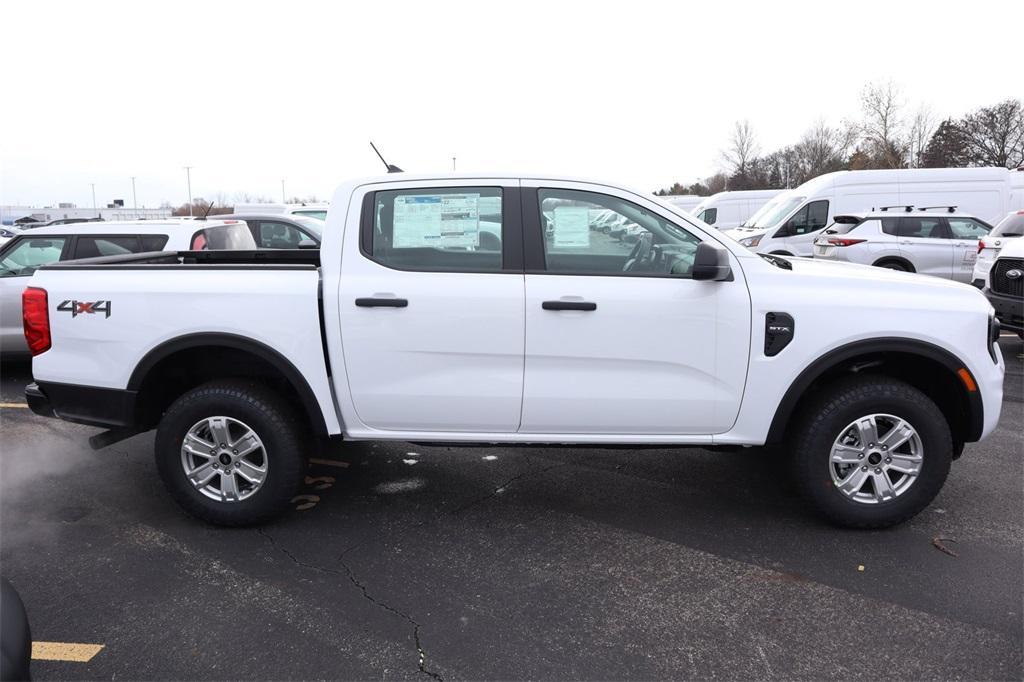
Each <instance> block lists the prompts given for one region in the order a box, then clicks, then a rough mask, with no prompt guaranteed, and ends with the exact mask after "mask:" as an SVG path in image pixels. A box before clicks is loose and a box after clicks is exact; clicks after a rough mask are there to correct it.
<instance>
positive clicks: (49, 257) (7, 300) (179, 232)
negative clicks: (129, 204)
mask: <svg viewBox="0 0 1024 682" xmlns="http://www.w3.org/2000/svg"><path fill="white" fill-rule="evenodd" d="M255 248H256V242H255V241H253V238H252V235H251V234H250V233H249V228H248V226H247V225H246V224H245V223H244V222H242V221H241V220H206V221H200V220H196V221H191V222H190V221H178V220H138V221H110V222H88V223H75V224H71V225H50V226H45V227H36V228H33V229H31V230H25V231H24V232H19V233H17V234H16V235H15V236H14V237H12V238H11V239H10V240H9V241H7V243H5V244H2V245H0V354H8V353H27V352H28V346H27V345H25V336H24V333H23V331H22V326H21V293H22V292H23V291H24V290H25V285H26V284H27V283H28V279H29V277H31V276H32V273H33V272H35V271H36V269H37V268H39V267H41V266H43V265H47V264H49V263H56V262H58V261H67V260H77V259H81V258H97V257H100V256H120V255H125V254H131V253H142V252H149V251H188V250H195V251H207V250H223V249H234V250H251V249H255Z"/></svg>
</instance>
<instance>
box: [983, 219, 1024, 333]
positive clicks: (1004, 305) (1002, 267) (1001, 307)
mask: <svg viewBox="0 0 1024 682" xmlns="http://www.w3.org/2000/svg"><path fill="white" fill-rule="evenodd" d="M987 282H988V285H987V286H986V287H985V296H986V298H988V301H989V303H991V304H992V307H993V308H995V311H996V317H997V318H998V319H999V322H1000V324H1002V326H1003V328H1004V329H1008V330H1010V331H1015V332H1017V334H1018V335H1019V336H1020V337H1021V339H1024V239H1014V240H1012V241H1010V242H1008V243H1006V244H1005V245H1004V246H1003V248H1002V250H1001V251H1000V252H999V255H998V256H997V257H996V259H995V262H994V263H993V264H992V269H991V270H990V271H989V273H988V280H987Z"/></svg>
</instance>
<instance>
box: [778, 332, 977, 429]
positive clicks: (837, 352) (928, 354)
mask: <svg viewBox="0 0 1024 682" xmlns="http://www.w3.org/2000/svg"><path fill="white" fill-rule="evenodd" d="M887 352H888V353H893V352H895V353H907V354H911V355H918V356H921V357H923V358H926V359H928V360H933V361H935V362H938V363H940V364H941V365H942V366H944V367H946V368H947V369H948V370H949V371H950V372H951V373H952V374H953V375H956V374H957V372H958V371H959V370H960V369H966V367H967V365H966V363H964V362H962V361H961V360H960V359H959V358H958V357H956V356H955V355H953V354H952V353H950V352H949V351H948V350H946V349H945V348H941V347H939V346H936V345H935V344H932V343H928V342H927V341H919V340H917V339H906V338H899V337H891V338H889V337H884V338H878V339H866V340H863V341H854V342H853V343H848V344H846V345H844V346H840V347H838V348H834V349H833V350H831V351H829V352H828V353H826V354H825V355H822V356H821V357H820V358H818V359H817V360H815V361H814V362H812V363H811V364H810V365H808V366H807V367H805V368H804V370H803V371H802V372H800V374H799V375H797V378H796V379H795V380H794V381H793V383H792V384H790V386H789V388H788V389H787V390H786V393H785V395H784V396H783V397H782V400H781V401H780V402H779V406H778V407H777V408H776V409H775V416H774V418H772V425H771V427H770V428H769V429H768V438H767V439H766V441H765V442H766V444H779V443H781V442H782V439H783V437H784V436H785V433H786V427H787V426H788V425H789V421H790V419H791V418H792V417H793V413H794V411H795V410H796V406H797V403H799V402H800V399H801V398H802V397H803V396H804V395H805V394H806V392H807V390H808V389H809V388H810V386H811V385H812V384H813V383H814V382H815V381H816V380H817V379H819V378H820V377H822V376H823V375H824V374H825V373H826V372H828V371H829V370H831V369H834V368H835V367H837V366H838V365H840V364H842V363H844V362H846V361H848V360H851V359H853V358H855V357H857V356H860V355H871V354H873V353H887ZM968 371H970V370H968ZM972 378H973V377H972ZM957 383H958V385H960V386H963V383H962V381H961V380H960V379H959V377H958V378H957ZM961 395H962V396H963V397H964V399H965V403H966V407H967V414H966V415H965V416H966V419H965V426H966V431H965V432H964V440H965V441H967V442H973V441H976V440H978V439H979V438H980V437H981V432H982V430H983V429H984V424H985V408H984V405H983V404H982V401H981V392H980V391H974V392H970V391H968V390H967V388H966V387H964V389H963V391H962V394H961Z"/></svg>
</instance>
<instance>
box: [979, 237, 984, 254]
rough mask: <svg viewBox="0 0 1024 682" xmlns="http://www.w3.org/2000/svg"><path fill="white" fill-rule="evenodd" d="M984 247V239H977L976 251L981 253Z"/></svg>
mask: <svg viewBox="0 0 1024 682" xmlns="http://www.w3.org/2000/svg"><path fill="white" fill-rule="evenodd" d="M984 249H985V240H984V239H979V240H978V253H981V252H982V251H983V250H984Z"/></svg>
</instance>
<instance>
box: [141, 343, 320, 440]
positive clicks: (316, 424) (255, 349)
mask: <svg viewBox="0 0 1024 682" xmlns="http://www.w3.org/2000/svg"><path fill="white" fill-rule="evenodd" d="M203 346H208V347H218V348H232V349H235V350H240V351H245V352H248V353H252V354H253V355H255V356H256V357H258V358H260V359H262V360H265V361H266V362H267V363H269V364H270V365H271V366H273V367H275V368H276V369H277V370H279V371H280V372H281V374H283V375H284V378H285V380H287V381H288V383H290V384H291V386H292V388H294V389H295V392H296V393H297V394H298V396H299V400H301V401H302V407H303V408H304V409H305V411H306V414H307V415H308V416H309V423H310V425H311V426H312V427H313V431H314V433H316V434H317V435H327V423H326V421H325V420H324V414H323V410H322V409H321V407H320V403H319V401H317V399H316V394H315V393H313V389H311V388H310V387H309V382H308V381H306V378H305V377H304V376H302V372H300V371H299V370H298V369H297V368H296V367H295V365H293V364H292V362H291V361H290V360H289V359H288V358H286V357H285V356H283V355H281V353H279V352H278V351H276V350H274V349H273V348H271V347H270V346H268V345H266V344H264V343H261V342H259V341H254V340H253V339H250V338H248V337H245V336H239V335H238V334H229V333H226V332H211V333H197V334H186V335H184V336H178V337H175V338H173V339H170V340H168V341H164V342H163V343H161V344H160V345H158V346H156V347H155V348H152V349H151V350H150V351H149V352H148V353H146V355H145V356H143V358H142V360H140V361H139V363H138V364H137V365H136V366H135V369H134V370H132V375H131V378H129V379H128V386H127V388H128V390H131V391H139V390H140V389H141V388H142V384H143V382H144V381H145V380H146V377H147V376H148V375H149V373H150V371H151V370H152V369H153V368H154V367H156V365H157V364H158V363H159V362H160V361H161V360H164V359H165V358H167V357H170V356H171V355H173V354H174V353H177V352H179V351H182V350H187V349H189V348H200V347H203Z"/></svg>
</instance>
